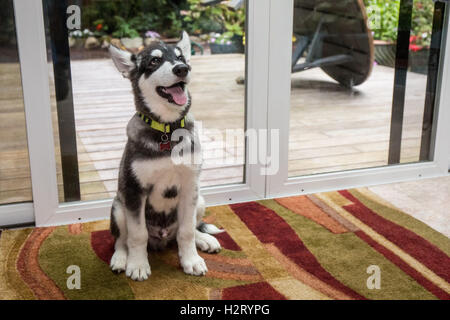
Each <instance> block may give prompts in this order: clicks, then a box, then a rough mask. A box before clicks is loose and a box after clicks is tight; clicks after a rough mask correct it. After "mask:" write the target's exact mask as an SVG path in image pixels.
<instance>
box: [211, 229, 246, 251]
mask: <svg viewBox="0 0 450 320" xmlns="http://www.w3.org/2000/svg"><path fill="white" fill-rule="evenodd" d="M214 237H216V239H217V240H219V242H220V245H221V246H222V248H225V249H227V250H231V251H242V249H241V247H239V245H238V244H237V243H236V242H235V241H234V240H233V238H231V237H230V235H229V234H228V232H222V233H218V234H215V235H214Z"/></svg>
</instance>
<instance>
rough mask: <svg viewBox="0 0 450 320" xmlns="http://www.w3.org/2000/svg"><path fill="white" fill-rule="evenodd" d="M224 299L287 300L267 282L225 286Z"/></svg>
mask: <svg viewBox="0 0 450 320" xmlns="http://www.w3.org/2000/svg"><path fill="white" fill-rule="evenodd" d="M222 300H287V299H286V297H285V296H283V295H282V294H281V293H279V292H278V291H276V290H275V289H274V288H273V287H272V286H271V285H270V284H268V283H267V282H258V283H252V284H246V285H242V286H236V287H231V288H225V289H223V290H222Z"/></svg>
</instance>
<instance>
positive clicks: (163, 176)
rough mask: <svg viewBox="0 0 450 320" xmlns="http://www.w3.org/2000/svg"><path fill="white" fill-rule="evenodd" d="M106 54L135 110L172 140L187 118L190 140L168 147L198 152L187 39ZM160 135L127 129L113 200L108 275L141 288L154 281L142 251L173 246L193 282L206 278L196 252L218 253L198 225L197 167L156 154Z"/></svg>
mask: <svg viewBox="0 0 450 320" xmlns="http://www.w3.org/2000/svg"><path fill="white" fill-rule="evenodd" d="M110 53H111V56H112V58H113V61H114V64H115V65H116V67H117V69H118V70H119V71H120V72H121V73H122V75H123V76H124V77H126V78H128V79H129V80H130V81H131V84H132V88H133V93H134V98H135V106H136V110H137V111H139V112H141V113H143V114H144V115H147V116H148V117H150V118H152V119H154V120H156V121H159V122H161V123H166V124H170V125H171V131H172V132H173V129H174V128H177V126H179V125H177V124H179V120H180V119H182V118H183V117H185V116H186V121H185V128H184V129H185V130H186V131H185V132H186V133H187V137H183V139H181V141H172V147H174V146H175V145H178V144H188V145H189V147H188V150H191V152H192V153H194V152H200V148H199V138H198V136H197V133H196V131H195V128H194V120H193V118H192V117H191V115H190V114H188V112H189V109H190V107H191V97H190V95H189V92H188V90H187V86H188V84H189V82H190V70H191V67H190V65H189V59H190V56H191V44H190V40H189V36H188V35H187V33H186V32H183V36H182V39H181V40H180V42H179V43H178V44H177V45H176V46H169V45H166V44H164V43H162V42H158V43H153V44H151V45H150V46H148V47H147V48H145V49H144V50H143V51H142V52H140V53H139V54H137V55H134V54H131V53H129V52H126V51H122V50H120V49H118V48H116V47H113V46H111V47H110ZM173 85H180V86H181V88H182V90H184V93H185V95H186V96H187V100H186V103H185V104H184V105H178V104H177V103H175V101H174V99H173V97H172V96H171V95H170V94H168V93H167V88H169V87H171V86H173ZM181 130H182V129H181ZM161 134H162V133H161V132H159V131H157V130H154V129H152V128H150V127H149V126H148V125H147V124H146V123H145V122H144V121H143V120H142V119H141V118H139V117H138V116H134V117H133V118H132V119H131V120H130V121H129V123H128V126H127V135H128V141H127V144H126V146H125V151H124V153H123V157H122V161H121V164H120V169H119V170H120V171H119V184H118V192H117V196H116V198H115V199H114V202H113V205H112V209H111V232H112V234H113V235H114V237H115V239H116V242H115V252H114V255H113V256H112V259H111V263H110V266H111V269H112V270H113V271H116V272H121V271H125V273H126V275H127V276H128V277H130V278H131V279H133V280H139V281H142V280H145V279H147V278H148V276H149V275H150V274H151V270H150V264H149V261H148V254H147V248H149V249H156V250H160V249H163V248H165V247H166V245H167V244H168V243H169V242H171V241H172V240H175V239H176V241H177V243H178V255H179V258H180V264H181V266H182V268H183V270H184V272H185V273H187V274H191V275H204V274H205V273H206V272H207V267H206V264H205V262H204V260H203V258H202V257H200V255H199V254H198V253H197V249H196V247H198V248H199V249H200V250H202V251H206V252H211V253H213V252H218V251H219V250H220V249H221V248H220V244H219V242H218V241H217V239H216V238H214V237H213V236H211V235H210V234H215V233H219V232H221V230H219V229H218V228H217V227H215V226H213V225H205V224H204V223H202V217H203V215H204V211H205V203H204V200H203V197H202V196H201V195H200V193H199V182H198V179H199V174H200V170H201V165H199V164H175V163H174V162H173V161H172V159H171V152H170V151H168V150H164V151H161V150H160V148H159V142H160V141H161ZM180 146H182V145H180ZM194 146H195V148H193V147H194ZM208 233H209V234H208Z"/></svg>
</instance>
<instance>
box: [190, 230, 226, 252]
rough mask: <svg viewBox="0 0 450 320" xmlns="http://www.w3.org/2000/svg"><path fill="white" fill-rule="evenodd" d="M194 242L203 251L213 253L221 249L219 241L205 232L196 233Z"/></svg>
mask: <svg viewBox="0 0 450 320" xmlns="http://www.w3.org/2000/svg"><path fill="white" fill-rule="evenodd" d="M195 244H196V245H197V248H199V249H200V250H202V251H203V252H209V253H215V252H219V251H220V249H222V248H221V247H220V243H219V241H218V240H217V239H216V238H214V237H213V236H212V235H210V234H207V233H201V232H199V233H197V234H196V236H195Z"/></svg>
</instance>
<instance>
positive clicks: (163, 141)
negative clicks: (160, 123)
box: [159, 125, 172, 151]
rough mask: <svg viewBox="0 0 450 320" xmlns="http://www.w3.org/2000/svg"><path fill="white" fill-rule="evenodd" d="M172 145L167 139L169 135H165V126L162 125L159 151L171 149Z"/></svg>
mask: <svg viewBox="0 0 450 320" xmlns="http://www.w3.org/2000/svg"><path fill="white" fill-rule="evenodd" d="M171 149H172V145H171V143H170V140H169V136H168V135H167V126H166V125H164V133H163V134H162V135H161V142H160V143H159V151H164V150H169V151H170V150H171Z"/></svg>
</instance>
